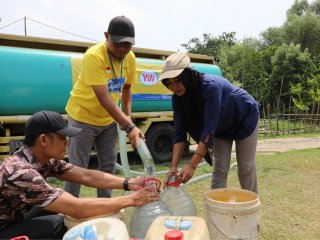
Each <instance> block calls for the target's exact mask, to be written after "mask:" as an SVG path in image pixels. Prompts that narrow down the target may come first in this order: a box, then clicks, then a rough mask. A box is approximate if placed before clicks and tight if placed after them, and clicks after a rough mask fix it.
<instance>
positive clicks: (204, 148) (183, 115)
mask: <svg viewBox="0 0 320 240" xmlns="http://www.w3.org/2000/svg"><path fill="white" fill-rule="evenodd" d="M189 64H190V58H189V57H188V56H187V55H186V54H184V53H179V52H177V53H174V54H172V55H170V56H169V57H168V58H167V59H166V62H165V65H164V66H163V69H162V74H161V75H160V77H159V80H161V81H162V83H163V84H164V85H165V86H166V87H167V88H168V89H170V90H171V91H172V92H173V96H172V106H173V111H174V125H175V131H174V138H173V144H174V145H173V156H172V163H171V168H170V170H169V172H168V174H167V176H170V175H176V177H177V179H178V181H179V182H180V183H186V182H188V181H189V180H190V179H191V177H192V176H193V174H194V171H195V169H196V167H197V165H198V164H199V162H200V161H201V160H202V159H203V158H205V160H206V161H207V162H208V163H209V164H210V165H212V160H211V159H214V170H213V173H212V183H211V188H212V189H215V188H223V187H226V186H227V176H228V171H229V168H230V159H231V151H232V144H233V142H235V147H236V159H237V165H238V177H239V181H240V185H241V187H242V188H243V189H247V190H250V191H253V192H256V193H258V183H257V174H256V146H257V140H258V131H259V126H258V122H259V104H258V103H257V102H256V101H255V100H254V99H253V97H252V96H251V95H250V94H248V93H247V92H246V91H245V90H243V89H242V88H239V87H236V86H235V85H233V84H232V83H231V82H229V81H228V80H227V79H225V78H222V77H218V76H214V75H210V74H202V73H199V72H198V71H196V70H194V69H192V68H191V67H190V66H189ZM187 133H188V134H189V135H190V136H191V137H192V138H193V139H194V140H195V141H196V142H197V143H198V147H197V149H196V151H195V153H194V154H193V156H192V158H191V160H190V161H189V162H188V164H187V165H186V166H184V167H183V168H182V170H181V171H180V172H178V170H177V169H178V164H179V161H180V159H181V157H182V154H183V150H184V145H185V142H186V139H187ZM208 149H209V150H210V149H212V153H211V154H210V153H209V152H210V151H209V152H208Z"/></svg>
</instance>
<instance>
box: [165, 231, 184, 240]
mask: <svg viewBox="0 0 320 240" xmlns="http://www.w3.org/2000/svg"><path fill="white" fill-rule="evenodd" d="M164 240H183V232H181V231H179V230H172V231H168V232H166V234H165V235H164Z"/></svg>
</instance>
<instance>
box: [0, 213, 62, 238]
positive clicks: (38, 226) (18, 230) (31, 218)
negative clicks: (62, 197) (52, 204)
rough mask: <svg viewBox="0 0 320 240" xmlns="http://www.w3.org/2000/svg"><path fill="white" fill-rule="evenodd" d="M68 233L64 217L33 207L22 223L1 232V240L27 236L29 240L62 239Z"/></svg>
mask: <svg viewBox="0 0 320 240" xmlns="http://www.w3.org/2000/svg"><path fill="white" fill-rule="evenodd" d="M66 232H67V228H66V226H65V225H64V222H63V216H62V215H58V214H56V213H52V212H49V211H45V210H43V209H41V208H39V207H33V208H32V209H31V210H30V211H29V212H28V213H27V214H26V216H25V217H24V219H23V220H22V221H17V222H14V223H12V224H10V225H9V226H7V227H6V228H4V229H2V230H0V239H10V238H13V237H17V236H27V237H29V239H62V237H63V235H64V234H65V233H66Z"/></svg>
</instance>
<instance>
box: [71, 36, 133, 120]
mask: <svg viewBox="0 0 320 240" xmlns="http://www.w3.org/2000/svg"><path fill="white" fill-rule="evenodd" d="M112 65H113V69H114V72H115V73H114V72H113V70H112ZM112 65H111V64H110V59H109V56H108V54H107V46H106V43H105V42H102V43H99V44H96V45H94V46H92V47H91V48H89V49H88V50H87V51H86V53H85V54H84V56H83V60H82V69H81V72H80V75H79V78H78V81H77V82H76V84H75V85H74V87H73V89H72V91H71V93H70V98H69V101H68V103H67V106H66V112H67V113H68V115H69V116H70V117H72V118H73V119H75V120H77V121H79V122H83V123H87V124H92V125H96V126H106V125H109V124H111V123H112V122H114V121H115V120H114V119H113V118H112V117H111V116H110V114H109V113H108V112H107V111H106V110H105V109H104V107H103V106H102V105H101V104H100V102H99V100H98V98H97V97H96V95H95V93H94V91H93V89H92V87H91V86H93V85H105V86H106V87H107V89H108V92H109V94H110V96H111V98H112V100H113V101H114V102H115V103H116V104H118V103H119V95H120V94H119V91H120V88H122V87H123V85H124V84H133V83H134V81H135V78H136V59H135V55H134V53H133V52H132V51H130V52H129V53H128V54H127V55H126V56H125V58H124V59H123V60H122V61H119V60H117V59H115V58H112ZM121 68H122V78H123V79H124V82H121V81H117V80H116V78H118V79H119V78H120V75H121V73H120V72H121V70H120V69H121Z"/></svg>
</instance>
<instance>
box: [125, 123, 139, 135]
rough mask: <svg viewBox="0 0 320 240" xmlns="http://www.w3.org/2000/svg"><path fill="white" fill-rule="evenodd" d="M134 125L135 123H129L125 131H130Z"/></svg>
mask: <svg viewBox="0 0 320 240" xmlns="http://www.w3.org/2000/svg"><path fill="white" fill-rule="evenodd" d="M135 127H136V125H135V124H134V123H132V124H130V125H129V126H128V127H127V129H126V130H125V131H126V133H130V132H131V130H132V129H133V128H135Z"/></svg>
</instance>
